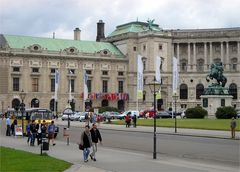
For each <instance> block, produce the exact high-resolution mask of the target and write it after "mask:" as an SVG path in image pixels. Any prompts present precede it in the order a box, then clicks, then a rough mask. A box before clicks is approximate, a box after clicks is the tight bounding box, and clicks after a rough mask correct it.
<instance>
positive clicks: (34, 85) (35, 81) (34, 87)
mask: <svg viewBox="0 0 240 172" xmlns="http://www.w3.org/2000/svg"><path fill="white" fill-rule="evenodd" d="M32 92H38V78H33V79H32Z"/></svg>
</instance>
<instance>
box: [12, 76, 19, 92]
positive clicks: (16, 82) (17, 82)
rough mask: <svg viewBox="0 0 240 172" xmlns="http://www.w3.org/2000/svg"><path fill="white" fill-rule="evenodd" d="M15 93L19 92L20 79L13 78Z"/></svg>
mask: <svg viewBox="0 0 240 172" xmlns="http://www.w3.org/2000/svg"><path fill="white" fill-rule="evenodd" d="M13 91H19V78H13Z"/></svg>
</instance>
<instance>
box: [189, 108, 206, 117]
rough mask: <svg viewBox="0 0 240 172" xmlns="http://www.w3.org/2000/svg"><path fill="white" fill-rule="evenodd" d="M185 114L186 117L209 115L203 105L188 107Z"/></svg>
mask: <svg viewBox="0 0 240 172" xmlns="http://www.w3.org/2000/svg"><path fill="white" fill-rule="evenodd" d="M185 114H186V118H204V117H205V116H207V115H208V112H207V111H206V110H205V109H203V108H202V107H201V106H197V107H194V108H188V109H187V110H186V112H185Z"/></svg>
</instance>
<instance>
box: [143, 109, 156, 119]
mask: <svg viewBox="0 0 240 172" xmlns="http://www.w3.org/2000/svg"><path fill="white" fill-rule="evenodd" d="M153 116H154V110H145V111H143V113H141V114H140V117H142V118H153Z"/></svg>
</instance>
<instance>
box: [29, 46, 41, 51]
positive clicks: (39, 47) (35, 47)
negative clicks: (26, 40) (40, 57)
mask: <svg viewBox="0 0 240 172" xmlns="http://www.w3.org/2000/svg"><path fill="white" fill-rule="evenodd" d="M28 48H29V49H30V50H31V51H32V52H41V51H42V48H41V46H40V45H38V44H33V45H31V46H30V47H28Z"/></svg>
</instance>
